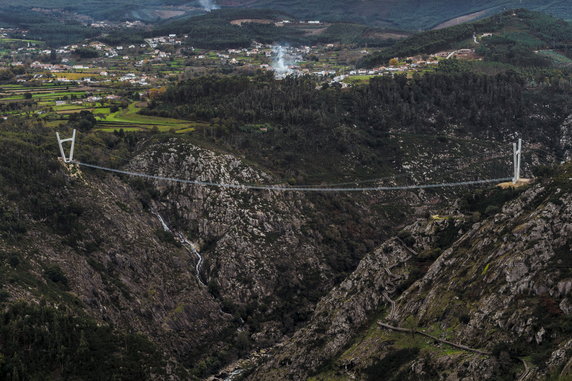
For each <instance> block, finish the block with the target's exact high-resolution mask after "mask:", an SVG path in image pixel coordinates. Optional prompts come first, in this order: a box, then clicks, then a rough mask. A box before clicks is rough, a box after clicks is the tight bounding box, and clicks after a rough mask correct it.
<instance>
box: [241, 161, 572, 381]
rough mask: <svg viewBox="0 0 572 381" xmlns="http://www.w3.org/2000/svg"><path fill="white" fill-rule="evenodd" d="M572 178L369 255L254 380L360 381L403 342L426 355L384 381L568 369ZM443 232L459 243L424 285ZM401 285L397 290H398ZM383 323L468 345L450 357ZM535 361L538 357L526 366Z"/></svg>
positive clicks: (565, 175)
mask: <svg viewBox="0 0 572 381" xmlns="http://www.w3.org/2000/svg"><path fill="white" fill-rule="evenodd" d="M571 173H572V172H571V171H570V168H568V167H567V168H564V170H563V171H562V173H560V174H559V176H558V177H557V178H556V179H555V180H553V181H547V182H544V183H539V184H535V185H532V186H530V187H529V189H527V190H526V191H525V192H523V193H522V194H521V195H519V196H518V197H517V198H516V199H515V200H513V201H510V202H508V203H506V204H505V205H504V207H503V208H502V209H501V210H500V211H499V212H498V213H496V214H494V215H492V216H491V217H489V218H486V219H482V220H481V221H477V222H475V221H474V220H473V222H471V217H468V216H467V217H462V216H459V215H458V211H455V210H450V211H449V215H451V216H457V217H456V218H453V219H452V220H450V221H449V222H447V221H435V220H429V221H421V220H420V221H418V222H417V223H415V224H413V225H411V226H409V227H408V228H407V229H406V232H407V233H408V234H403V235H402V236H403V237H405V236H407V238H406V239H407V240H408V241H409V245H407V247H409V250H403V249H402V247H403V246H402V244H401V242H400V244H399V245H398V247H400V248H401V249H398V250H396V248H395V245H396V242H399V241H397V238H396V239H393V240H390V241H388V242H386V243H385V244H383V245H382V246H381V247H380V248H378V249H376V250H374V251H373V252H372V253H371V254H369V255H367V256H366V257H365V258H364V259H363V260H362V262H361V263H360V265H359V266H358V268H357V269H356V271H355V272H354V273H353V274H352V275H350V276H349V277H348V278H347V279H346V280H345V281H344V282H343V283H342V284H340V285H339V286H338V287H336V288H335V289H334V290H333V291H332V292H330V293H329V294H328V295H327V296H326V297H324V299H322V301H320V303H319V304H318V307H317V309H316V312H315V314H314V315H313V317H312V319H311V321H310V323H309V324H308V326H307V327H305V328H304V329H302V330H300V331H298V332H297V333H296V334H295V335H294V336H293V337H292V338H291V339H289V340H286V341H285V342H284V343H282V345H281V346H280V347H278V348H276V349H275V351H274V352H273V353H272V355H271V356H270V357H269V359H268V360H267V361H266V362H265V363H263V364H262V365H260V366H259V367H258V368H257V369H256V370H255V372H254V373H253V374H252V376H251V379H253V380H270V379H277V378H280V379H293V380H302V379H305V378H307V377H308V376H310V375H314V374H316V373H321V376H318V378H320V377H323V378H324V379H327V378H328V377H333V376H335V377H340V378H358V379H359V378H361V377H365V374H366V372H373V371H372V369H375V364H378V363H380V362H383V361H384V360H383V359H384V358H385V357H387V356H390V354H391V353H392V352H395V351H396V350H398V348H402V347H403V346H405V347H409V348H413V349H416V348H417V349H419V352H418V354H417V355H415V358H412V359H405V360H404V361H405V362H404V363H401V364H400V365H399V366H397V368H395V369H394V371H393V373H392V375H386V376H384V377H385V378H384V379H399V377H398V378H391V377H397V376H396V375H398V374H399V375H401V377H413V378H423V377H429V378H431V377H433V376H434V378H436V379H466V380H477V379H496V378H498V377H501V376H502V377H505V378H506V379H511V378H514V379H516V378H518V377H519V376H521V375H522V376H525V373H526V377H528V378H527V379H536V378H540V377H543V376H546V375H548V374H555V372H556V374H560V373H562V372H563V373H562V374H567V372H569V371H570V370H569V368H570V365H569V364H568V363H569V362H570V361H569V360H570V358H569V356H568V353H569V351H567V350H566V348H568V347H569V345H570V344H569V343H570V341H569V338H570V335H572V331H571V330H570V329H569V328H568V326H567V323H566V321H567V320H568V315H569V314H570V307H569V306H570V300H569V299H570V296H569V295H568V294H569V292H570V288H569V287H570V285H572V281H571V276H572V273H570V259H569V258H568V257H569V255H570V252H571V250H572V247H571V244H572V240H571V238H570V237H572V187H571V181H570V178H571V176H570V174H571ZM472 218H473V219H474V216H473V217H472ZM440 225H448V227H445V226H440ZM444 230H449V231H454V232H455V234H456V235H457V238H456V239H454V240H453V241H452V242H451V244H450V245H448V248H447V249H446V250H444V251H443V252H442V254H440V255H439V256H438V258H437V259H436V260H434V262H433V263H432V264H430V266H429V267H428V268H427V269H426V272H425V273H424V274H422V276H421V277H419V279H418V280H416V281H415V282H414V283H412V284H409V283H411V282H407V281H406V280H407V278H410V279H413V278H415V276H414V274H412V269H417V270H418V269H419V268H418V266H415V262H417V264H418V263H419V261H420V260H421V259H422V258H424V257H427V256H428V255H429V256H430V253H431V251H432V250H435V244H436V241H437V240H436V236H437V235H439V232H440V231H444ZM400 240H401V239H400ZM390 248H391V249H390ZM395 269H396V270H397V271H396V270H395ZM389 272H391V273H394V274H400V275H401V278H400V280H399V281H397V282H396V280H394V279H391V278H388V274H389ZM390 279H391V281H392V283H393V285H394V286H397V289H396V290H394V289H392V287H388V285H389V284H388V282H389V280H390ZM399 285H402V286H406V287H405V288H404V287H401V288H400V287H399ZM392 291H396V292H395V293H394V294H392ZM377 320H379V321H381V322H386V323H389V325H387V326H401V327H406V329H404V331H408V330H411V329H415V330H418V331H421V332H425V333H428V334H430V335H428V336H429V337H432V336H434V337H438V338H439V339H443V340H441V341H442V342H444V343H446V342H452V343H457V344H462V345H460V346H457V348H454V347H449V350H446V349H447V348H446V347H447V345H446V344H443V343H438V342H436V341H432V340H430V339H418V338H408V336H407V335H408V334H406V333H400V332H395V331H392V330H389V329H383V328H380V327H377V324H376V323H375V322H376V321H377ZM396 342H398V343H399V345H397V344H395V343H396ZM462 347H471V348H476V349H477V350H480V351H482V352H490V353H491V355H490V356H483V355H480V354H475V353H473V352H474V351H473V352H471V351H463V350H459V348H462ZM417 349H416V350H417ZM457 350H458V351H457ZM416 353H417V352H416ZM527 354H528V355H532V357H533V361H532V362H531V361H530V360H519V359H518V357H519V356H526V355H527ZM388 358H389V357H388ZM387 361H388V362H387V364H389V361H390V360H387ZM391 361H393V360H391ZM325 364H329V365H328V366H327V367H325V368H324V365H325ZM386 366H388V365H386ZM525 368H526V369H525ZM367 374H371V373H367ZM431 375H433V376H431ZM276 377H277V378H276Z"/></svg>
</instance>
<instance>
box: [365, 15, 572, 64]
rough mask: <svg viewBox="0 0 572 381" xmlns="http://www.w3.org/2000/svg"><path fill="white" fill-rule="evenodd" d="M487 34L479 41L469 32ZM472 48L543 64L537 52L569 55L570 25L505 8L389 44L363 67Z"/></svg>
mask: <svg viewBox="0 0 572 381" xmlns="http://www.w3.org/2000/svg"><path fill="white" fill-rule="evenodd" d="M485 33H486V34H491V36H489V37H487V38H483V39H482V41H481V42H480V44H476V43H474V41H473V35H475V36H476V35H483V34H485ZM463 47H465V48H466V47H473V48H475V49H476V52H477V53H478V54H480V55H482V56H484V58H485V60H487V61H495V62H503V63H508V64H512V65H515V66H536V67H547V66H550V64H551V62H550V60H548V59H547V58H546V57H543V56H541V55H539V54H537V51H538V50H541V49H557V50H559V51H562V52H563V54H565V55H567V56H569V57H570V56H572V24H570V23H568V22H565V21H562V20H559V19H557V18H554V17H551V16H548V15H546V14H542V13H537V12H530V11H526V10H522V9H521V10H517V11H514V12H513V11H509V12H505V13H502V14H499V15H497V16H493V17H490V18H487V19H484V20H481V21H476V22H472V23H468V24H463V25H458V26H453V27H450V28H446V29H440V30H434V31H429V32H424V33H420V34H416V35H414V36H412V37H410V38H407V39H405V40H402V41H399V42H398V43H397V44H395V45H394V46H392V47H389V48H387V49H383V50H381V51H379V52H378V53H374V54H372V55H370V56H368V57H366V58H365V59H364V60H363V62H362V63H361V64H362V65H364V66H369V67H372V66H376V65H384V64H387V62H388V61H389V60H390V59H391V58H393V57H407V56H413V55H419V54H431V53H435V52H439V51H442V50H454V49H459V48H463Z"/></svg>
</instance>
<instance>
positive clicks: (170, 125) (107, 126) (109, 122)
mask: <svg viewBox="0 0 572 381" xmlns="http://www.w3.org/2000/svg"><path fill="white" fill-rule="evenodd" d="M96 110H97V109H96ZM102 110H103V111H105V108H103V109H102ZM139 110H140V108H138V107H137V104H136V103H131V104H130V105H129V107H127V108H126V109H124V110H120V111H118V112H115V113H111V114H108V115H107V116H104V117H102V118H100V121H99V123H98V130H100V131H107V132H113V131H115V130H119V129H123V130H124V131H142V130H149V129H155V128H156V129H157V130H158V131H162V132H166V131H171V130H174V131H176V132H178V133H184V132H191V131H194V130H195V128H196V127H201V126H208V124H207V123H201V122H194V121H188V120H181V119H173V118H162V117H158V116H147V115H141V114H138V111H139ZM97 113H98V112H97V111H94V114H97ZM102 113H103V114H104V113H105V112H102Z"/></svg>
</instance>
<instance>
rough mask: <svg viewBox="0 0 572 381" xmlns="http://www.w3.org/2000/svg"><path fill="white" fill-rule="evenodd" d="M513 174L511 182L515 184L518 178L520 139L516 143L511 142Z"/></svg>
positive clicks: (520, 157)
mask: <svg viewBox="0 0 572 381" xmlns="http://www.w3.org/2000/svg"><path fill="white" fill-rule="evenodd" d="M512 150H513V167H514V175H513V177H512V183H513V184H516V183H517V182H518V181H519V180H520V163H521V159H522V139H518V143H512Z"/></svg>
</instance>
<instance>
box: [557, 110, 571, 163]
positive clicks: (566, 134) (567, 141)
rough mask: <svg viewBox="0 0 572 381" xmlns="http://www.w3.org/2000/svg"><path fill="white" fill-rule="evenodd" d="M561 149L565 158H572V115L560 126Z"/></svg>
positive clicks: (567, 159)
mask: <svg viewBox="0 0 572 381" xmlns="http://www.w3.org/2000/svg"><path fill="white" fill-rule="evenodd" d="M559 143H560V149H561V150H562V152H563V159H564V160H565V161H569V160H571V159H572V115H570V116H569V117H568V119H566V121H564V123H562V126H560V142H559Z"/></svg>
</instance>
